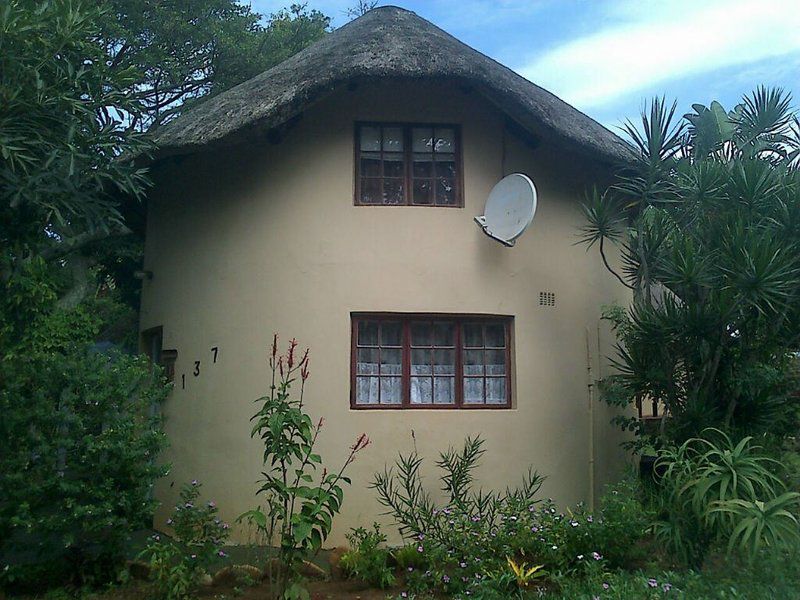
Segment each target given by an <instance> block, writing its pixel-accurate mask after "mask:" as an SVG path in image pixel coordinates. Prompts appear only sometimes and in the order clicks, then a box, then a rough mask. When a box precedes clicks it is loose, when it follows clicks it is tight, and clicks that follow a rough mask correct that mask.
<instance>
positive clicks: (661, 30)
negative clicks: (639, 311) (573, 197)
mask: <svg viewBox="0 0 800 600" xmlns="http://www.w3.org/2000/svg"><path fill="white" fill-rule="evenodd" d="M295 1H296V0H295ZM250 3H251V4H252V6H253V8H254V9H255V10H257V11H258V12H261V13H264V14H269V13H271V12H274V11H276V10H278V9H280V8H282V7H283V6H285V5H286V4H287V3H288V1H282V0H250ZM354 4H355V0H308V6H309V8H316V9H318V10H321V11H322V12H324V13H325V14H327V15H329V16H330V17H332V20H333V25H334V26H340V25H343V24H344V23H346V22H347V21H348V20H349V18H348V17H347V16H346V10H347V8H348V7H350V6H353V5H354ZM387 4H395V5H397V6H402V7H403V8H407V9H409V10H413V11H414V12H416V13H417V14H419V15H420V16H422V17H424V18H426V19H428V20H429V21H432V22H433V23H434V24H436V25H438V26H439V27H441V28H442V29H444V30H446V31H448V32H449V33H451V34H452V35H454V36H456V37H457V38H459V39H460V40H462V41H463V42H465V43H467V44H469V45H470V46H472V47H473V48H476V49H478V50H480V51H481V52H483V53H484V54H487V55H488V56H490V57H492V58H494V59H495V60H498V61H499V62H501V63H503V64H505V65H506V66H508V67H510V68H512V69H514V70H515V71H517V72H518V73H520V74H521V75H523V76H525V77H527V78H528V79H530V80H531V81H533V82H534V83H537V84H539V85H541V86H542V87H545V88H547V89H548V90H550V91H551V92H553V93H555V94H557V95H558V96H560V97H561V98H563V99H564V100H566V101H567V102H569V103H570V104H572V105H573V106H576V107H577V108H579V109H580V110H582V111H583V112H585V113H587V114H588V115H590V116H592V117H593V118H595V119H597V120H598V121H600V122H601V123H603V124H604V125H606V126H607V127H610V128H616V127H617V126H618V125H619V124H620V123H621V122H622V121H623V120H624V119H625V118H628V117H636V116H637V115H638V113H639V110H640V109H641V107H642V106H643V104H644V101H645V100H646V99H648V98H651V97H653V96H655V95H665V96H666V97H667V98H668V99H676V100H677V101H678V105H679V110H680V111H681V114H682V113H683V112H686V111H688V110H689V109H690V106H691V104H692V103H694V102H701V103H703V104H708V103H709V102H710V101H711V100H719V101H720V102H722V104H723V105H724V106H725V107H726V108H731V107H732V106H733V105H734V104H736V103H737V102H738V100H739V98H740V97H741V95H742V94H743V93H746V92H748V91H750V90H752V89H753V88H754V87H755V86H756V85H758V84H762V83H763V84H767V85H777V86H781V87H784V88H786V89H787V90H788V91H790V92H791V93H792V95H793V97H794V99H795V101H794V106H795V107H798V106H800V0H662V1H651V0H638V1H637V0H527V1H526V0H427V1H425V0H397V1H395V2H381V3H380V4H379V5H387Z"/></svg>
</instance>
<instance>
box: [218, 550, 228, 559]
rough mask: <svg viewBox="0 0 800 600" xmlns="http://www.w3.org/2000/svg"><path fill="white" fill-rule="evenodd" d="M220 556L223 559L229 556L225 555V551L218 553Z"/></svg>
mask: <svg viewBox="0 0 800 600" xmlns="http://www.w3.org/2000/svg"><path fill="white" fill-rule="evenodd" d="M218 554H219V555H220V556H222V557H225V556H227V554H225V552H224V551H222V550H220V551H219V552H218Z"/></svg>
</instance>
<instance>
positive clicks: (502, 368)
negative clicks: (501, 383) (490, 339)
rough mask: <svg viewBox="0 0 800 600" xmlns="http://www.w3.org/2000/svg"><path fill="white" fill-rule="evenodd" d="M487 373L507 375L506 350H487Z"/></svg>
mask: <svg viewBox="0 0 800 600" xmlns="http://www.w3.org/2000/svg"><path fill="white" fill-rule="evenodd" d="M486 374H487V375H505V374H506V351H505V350H487V351H486Z"/></svg>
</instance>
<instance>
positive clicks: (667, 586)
mask: <svg viewBox="0 0 800 600" xmlns="http://www.w3.org/2000/svg"><path fill="white" fill-rule="evenodd" d="M661 589H662V590H664V591H665V592H668V591H670V590H671V589H672V584H671V583H663V584H661Z"/></svg>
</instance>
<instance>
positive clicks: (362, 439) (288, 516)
mask: <svg viewBox="0 0 800 600" xmlns="http://www.w3.org/2000/svg"><path fill="white" fill-rule="evenodd" d="M269 365H270V369H271V372H272V381H271V384H270V388H269V395H267V396H264V397H262V398H259V399H258V400H257V402H258V403H259V404H260V407H259V410H258V412H257V413H256V414H255V415H254V416H253V418H252V420H253V421H254V425H253V431H252V436H253V437H257V438H258V439H259V440H261V442H262V444H263V445H264V453H263V462H264V471H263V472H262V475H263V476H264V479H263V480H262V481H261V482H260V484H261V485H260V487H259V489H258V492H257V493H258V494H259V495H261V497H262V498H264V502H265V506H264V509H263V510H262V509H261V508H257V509H255V510H252V511H249V512H247V513H244V514H243V515H241V516H240V517H239V520H244V521H247V522H249V523H251V524H253V525H255V526H256V527H257V528H258V530H259V531H260V532H261V533H262V535H263V537H264V539H265V540H266V541H267V542H268V543H272V544H274V545H275V546H276V547H277V552H278V556H277V560H276V561H270V562H269V564H268V565H267V575H268V578H269V580H270V583H271V589H272V592H273V595H274V597H276V598H301V597H302V598H305V597H307V596H308V592H306V591H305V589H304V588H303V587H302V585H301V577H300V573H299V571H300V567H301V566H302V563H303V561H306V560H308V559H310V558H311V557H313V556H314V555H315V554H316V553H317V552H318V551H319V550H320V548H321V547H322V543H323V542H324V541H325V539H326V538H327V536H328V534H329V533H330V531H331V528H332V526H333V518H334V517H335V516H336V515H337V514H338V512H339V511H340V510H341V507H342V501H343V499H344V491H343V485H344V484H348V483H350V480H349V479H348V478H347V477H346V476H345V474H344V473H345V471H346V470H347V467H349V466H350V464H351V463H352V462H353V461H354V460H355V458H356V455H357V454H358V453H359V452H360V451H361V450H363V449H364V448H366V447H367V445H369V438H368V437H367V436H366V434H361V435H360V436H359V437H358V439H357V440H356V441H355V443H354V444H353V445H352V446H351V447H350V451H349V454H348V455H347V458H346V459H345V461H344V462H343V463H342V465H341V467H340V468H339V470H338V471H330V472H329V471H328V469H327V468H324V467H323V465H322V457H321V456H320V455H319V454H316V453H315V452H314V446H315V444H316V442H317V437H318V436H319V434H320V432H321V431H322V428H323V425H324V420H323V419H319V421H318V422H317V423H316V424H314V422H313V421H312V420H311V417H310V416H309V415H308V414H307V413H306V412H305V407H304V405H303V394H304V390H305V384H306V380H307V379H308V377H309V358H308V350H306V351H305V353H304V354H303V355H302V356H298V354H297V341H296V340H294V339H293V340H292V341H291V342H290V344H289V349H288V351H287V352H286V354H285V355H281V356H278V336H277V335H276V336H275V337H274V339H273V343H272V353H271V356H270V359H269ZM298 377H299V379H300V393H299V395H298V396H296V397H293V396H292V385H293V384H294V383H295V382H296V380H297V378H298ZM320 468H322V473H321V474H320V475H319V476H316V472H317V470H318V469H320Z"/></svg>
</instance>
